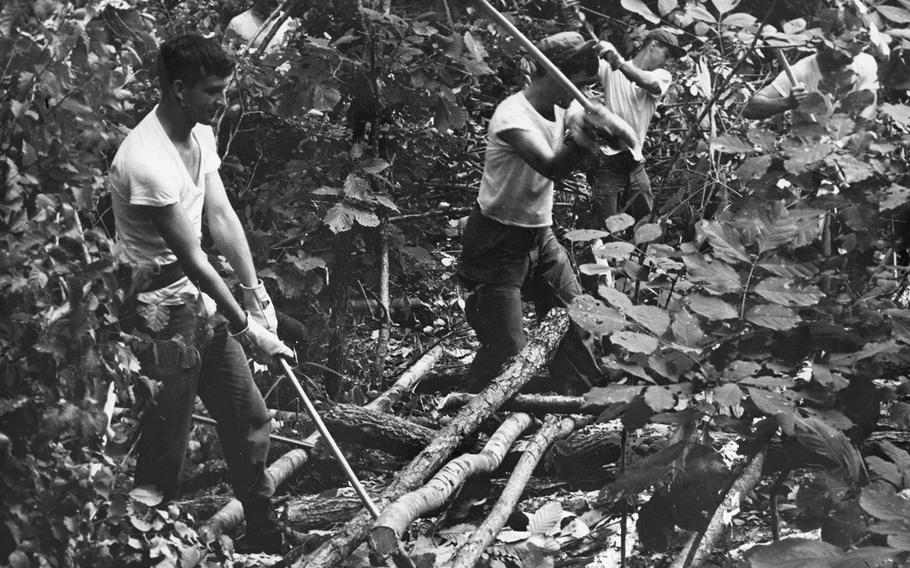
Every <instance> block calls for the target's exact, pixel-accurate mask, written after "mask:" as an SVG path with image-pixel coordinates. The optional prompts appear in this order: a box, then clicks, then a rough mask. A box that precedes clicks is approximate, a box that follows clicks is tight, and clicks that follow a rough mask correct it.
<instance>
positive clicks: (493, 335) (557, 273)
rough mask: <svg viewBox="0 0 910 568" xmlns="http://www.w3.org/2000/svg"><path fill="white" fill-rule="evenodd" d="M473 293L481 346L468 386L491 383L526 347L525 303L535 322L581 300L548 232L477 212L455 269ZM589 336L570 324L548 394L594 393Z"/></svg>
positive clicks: (470, 303) (468, 306)
mask: <svg viewBox="0 0 910 568" xmlns="http://www.w3.org/2000/svg"><path fill="white" fill-rule="evenodd" d="M458 276H459V278H460V280H461V282H462V283H463V284H464V285H465V286H466V287H468V289H470V290H471V293H470V295H469V296H468V298H467V301H466V302H465V311H466V315H467V321H468V324H469V325H470V326H471V328H473V329H474V331H475V332H476V334H477V339H478V340H479V341H480V343H481V347H480V349H479V350H478V352H477V355H476V356H475V357H474V361H473V363H472V364H471V368H470V370H469V377H468V381H469V383H472V384H469V385H468V387H469V388H472V389H473V390H479V389H480V388H483V387H485V386H486V385H487V384H489V382H490V380H492V379H493V378H495V377H496V376H497V375H498V374H499V373H500V372H501V369H502V365H503V363H505V362H506V360H507V359H508V358H509V357H511V356H512V355H514V354H516V353H518V352H519V351H521V349H522V348H523V347H524V346H525V344H526V343H527V338H526V336H525V333H524V327H523V325H522V298H523V297H524V298H526V299H528V300H531V301H533V303H534V307H535V311H536V313H537V316H538V318H542V317H544V316H545V315H546V313H547V312H548V311H549V310H550V309H551V308H554V307H566V306H568V305H569V304H570V303H571V302H572V299H573V298H574V297H575V296H577V295H579V294H581V287H580V286H579V284H578V280H577V279H576V277H575V272H574V271H573V270H572V265H571V263H570V262H569V258H568V256H567V255H566V251H565V249H564V248H563V247H562V245H560V244H559V242H558V241H557V240H556V237H555V235H553V231H552V230H551V229H550V228H549V227H543V228H535V229H528V228H523V227H514V226H510V225H504V224H502V223H499V222H498V221H494V220H493V219H489V218H487V217H484V216H483V214H481V213H480V211H479V209H475V210H474V212H473V213H471V215H470V216H469V217H468V221H467V224H466V226H465V229H464V233H463V235H462V253H461V259H460V263H459V267H458ZM584 336H585V332H584V331H583V330H582V329H581V328H579V327H578V326H576V325H575V324H574V323H573V324H571V328H570V330H569V332H568V333H567V334H566V335H565V337H564V338H563V340H562V342H561V343H560V344H559V347H558V348H557V351H556V353H555V355H554V357H553V359H552V361H551V362H550V365H549V370H550V377H551V379H552V381H551V382H552V384H551V385H549V387H550V388H552V389H553V390H556V391H558V392H561V393H564V394H577V393H579V392H584V391H586V390H587V389H589V388H590V387H591V385H592V383H593V382H595V381H597V380H598V379H599V378H600V376H601V374H600V370H599V368H598V366H597V361H596V359H595V358H594V354H593V353H592V352H591V349H590V347H589V346H588V345H587V344H586V343H585V341H584V339H583V338H584Z"/></svg>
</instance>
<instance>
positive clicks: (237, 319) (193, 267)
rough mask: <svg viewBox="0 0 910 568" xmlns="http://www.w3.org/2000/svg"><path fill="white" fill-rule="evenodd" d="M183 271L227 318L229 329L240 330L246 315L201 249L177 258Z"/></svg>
mask: <svg viewBox="0 0 910 568" xmlns="http://www.w3.org/2000/svg"><path fill="white" fill-rule="evenodd" d="M177 259H178V261H179V262H180V265H181V267H182V268H183V271H184V272H185V273H186V275H187V277H189V279H190V280H192V281H193V282H194V283H195V284H196V286H197V287H198V288H199V289H200V290H202V291H203V292H205V293H206V294H208V295H209V296H211V297H212V299H213V300H215V304H216V305H217V306H218V311H219V312H221V313H222V315H224V317H226V318H227V320H228V323H229V325H230V329H232V330H238V329H242V328H243V326H244V324H245V322H246V314H245V313H244V311H243V309H242V308H241V307H240V304H238V303H237V300H235V299H234V296H233V295H232V294H231V290H230V289H229V288H228V286H227V284H225V283H224V280H223V279H222V278H221V276H220V275H219V274H218V271H217V270H215V267H214V266H212V264H211V263H210V262H209V260H208V258H207V257H206V256H205V253H204V252H202V249H198V250H197V251H194V252H191V253H189V254H186V255H183V256H182V257H181V255H178V256H177Z"/></svg>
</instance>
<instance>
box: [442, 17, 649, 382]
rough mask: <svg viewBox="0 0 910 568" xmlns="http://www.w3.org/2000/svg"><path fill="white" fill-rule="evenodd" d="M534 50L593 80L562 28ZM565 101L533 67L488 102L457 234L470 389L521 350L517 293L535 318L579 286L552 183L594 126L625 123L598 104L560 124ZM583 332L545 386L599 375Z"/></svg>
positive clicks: (586, 48)
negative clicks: (470, 341)
mask: <svg viewBox="0 0 910 568" xmlns="http://www.w3.org/2000/svg"><path fill="white" fill-rule="evenodd" d="M538 47H539V48H540V50H541V51H542V52H544V54H546V55H547V56H548V57H549V58H550V60H551V61H552V62H553V63H554V64H555V65H556V66H557V67H559V68H560V69H561V70H562V71H563V72H564V73H565V74H566V76H567V77H569V79H570V80H572V81H574V82H575V83H576V84H580V83H583V82H585V81H589V80H593V78H594V72H595V70H596V68H597V61H596V57H595V55H594V51H593V48H594V42H593V41H591V42H586V41H585V40H584V38H582V36H581V34H579V33H577V32H563V33H559V34H555V35H553V36H549V37H547V38H545V39H544V40H542V41H541V42H540V44H539V45H538ZM569 100H570V96H569V94H568V93H567V92H566V91H565V90H564V89H563V87H561V86H560V85H559V83H558V82H557V81H556V80H555V79H554V78H553V77H551V76H550V75H548V74H546V72H545V71H544V70H543V69H542V68H538V69H537V72H536V75H535V76H534V77H533V78H532V80H531V83H530V84H529V85H528V86H527V87H526V88H525V89H524V90H522V91H521V92H519V93H516V94H514V95H511V96H510V97H508V98H506V99H505V100H504V101H502V102H501V103H500V104H499V105H498V106H497V107H496V110H495V112H494V113H493V117H492V119H491V120H490V124H489V126H488V127H487V147H486V152H485V157H484V171H483V178H482V180H481V183H480V193H479V194H478V196H477V207H476V208H475V209H474V211H473V212H472V213H471V214H470V215H469V216H468V220H467V224H466V225H465V228H464V232H463V233H462V252H461V257H460V259H459V265H458V271H457V275H458V277H459V280H460V281H461V283H462V284H463V285H464V286H465V287H466V288H468V289H469V290H470V291H471V293H470V295H469V296H468V298H467V300H466V302H465V304H466V305H465V312H466V316H467V320H468V323H469V324H470V325H471V327H472V328H473V329H474V331H475V332H476V333H477V338H478V340H479V341H480V343H481V347H480V350H479V351H478V352H477V355H476V356H475V358H474V361H473V363H472V364H471V368H470V370H469V373H468V376H467V383H468V384H467V385H466V387H467V388H468V389H469V390H474V391H477V390H480V389H482V388H484V387H486V386H487V384H488V383H489V382H490V380H492V379H493V378H494V377H496V376H497V375H498V374H499V372H500V370H501V367H502V364H503V363H504V362H505V361H506V360H507V359H508V358H509V357H510V356H512V355H514V354H516V353H518V352H519V351H520V350H521V348H522V347H524V345H525V343H526V341H527V339H526V337H525V333H524V328H523V321H522V295H523V294H524V296H525V297H526V298H528V299H531V300H533V301H534V303H535V307H536V309H537V313H538V316H539V317H543V315H544V314H545V313H546V312H547V311H548V310H549V309H550V308H553V307H557V306H562V307H564V306H567V305H568V304H569V303H571V301H572V299H573V298H574V297H575V296H577V295H578V294H580V293H581V288H580V287H579V285H578V280H577V279H576V277H575V273H574V271H573V270H572V265H571V263H570V262H569V258H568V256H567V254H566V251H565V250H564V249H563V247H562V245H560V244H559V242H558V241H557V240H556V237H555V236H554V235H553V231H552V229H551V228H550V225H551V224H552V223H553V217H552V213H553V180H554V179H559V178H561V177H563V176H565V175H566V174H568V173H569V172H570V171H571V169H572V168H573V166H575V165H576V160H577V158H578V157H579V156H580V155H582V154H583V153H584V152H588V151H590V150H588V147H589V146H591V145H592V144H593V141H592V140H591V139H590V138H589V137H588V136H587V134H586V130H587V129H594V128H595V124H596V123H601V124H609V125H612V127H614V128H615V129H619V128H622V127H624V128H625V131H624V134H625V135H626V137H627V139H628V138H630V137H631V138H634V136H633V135H632V134H631V129H630V128H629V126H628V125H618V124H617V123H616V122H615V121H614V120H613V118H612V115H610V114H609V112H608V111H606V110H600V111H597V110H595V111H592V112H591V113H582V114H579V115H575V116H576V117H577V119H573V120H571V121H568V123H567V118H566V112H565V107H566V106H568V103H569ZM567 128H568V131H569V134H570V136H567V135H566V131H567ZM616 131H617V130H614V132H616ZM633 143H634V144H637V141H634V140H633ZM578 144H582V145H583V147H579V145H578ZM582 333H583V332H582V331H581V330H580V329H579V328H578V327H577V326H575V325H574V324H573V325H572V328H571V329H570V331H569V332H568V333H567V334H566V336H565V338H564V339H563V341H562V342H561V344H560V346H559V348H558V349H557V352H556V354H555V356H554V358H553V361H552V362H551V364H550V377H551V379H552V380H553V382H552V384H551V385H547V387H549V388H551V389H552V390H557V391H560V392H562V393H565V394H570V393H578V392H580V391H584V390H587V389H588V388H590V387H591V385H592V383H594V382H595V381H597V380H598V379H599V378H600V377H601V373H600V370H599V367H598V365H597V362H596V360H595V359H594V356H593V354H592V353H591V351H590V348H589V347H588V346H586V345H585V344H584V342H583V341H582ZM548 390H549V389H548Z"/></svg>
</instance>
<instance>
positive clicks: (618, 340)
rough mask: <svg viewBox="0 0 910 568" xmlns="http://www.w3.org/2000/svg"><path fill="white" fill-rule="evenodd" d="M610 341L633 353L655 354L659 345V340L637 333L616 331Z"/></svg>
mask: <svg viewBox="0 0 910 568" xmlns="http://www.w3.org/2000/svg"><path fill="white" fill-rule="evenodd" d="M610 341H612V342H613V343H614V344H616V345H619V346H620V347H622V348H623V349H626V350H628V351H631V352H632V353H644V354H646V355H647V354H648V353H653V352H655V351H657V347H658V345H659V343H658V341H657V338H655V337H653V336H650V335H646V334H644V333H638V332H635V331H616V332H613V334H611V335H610Z"/></svg>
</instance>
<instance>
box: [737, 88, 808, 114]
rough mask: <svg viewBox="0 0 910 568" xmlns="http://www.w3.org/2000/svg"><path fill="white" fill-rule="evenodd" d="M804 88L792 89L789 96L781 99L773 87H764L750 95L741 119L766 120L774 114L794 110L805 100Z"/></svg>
mask: <svg viewBox="0 0 910 568" xmlns="http://www.w3.org/2000/svg"><path fill="white" fill-rule="evenodd" d="M806 95H807V93H806V90H805V87H802V86H795V87H793V90H792V92H791V93H790V96H788V97H783V96H781V94H780V93H779V92H777V89H775V88H774V86H773V85H766V86H765V87H764V88H763V89H762V90H760V91H759V92H757V93H755V94H754V95H752V98H751V99H749V102H748V103H746V106H745V107H744V108H743V118H747V119H750V120H756V119H760V118H768V117H769V116H774V115H775V114H780V113H782V112H785V111H788V110H790V109H794V108H796V107H798V106H799V103H800V102H801V101H802V100H803V99H805V98H806Z"/></svg>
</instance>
